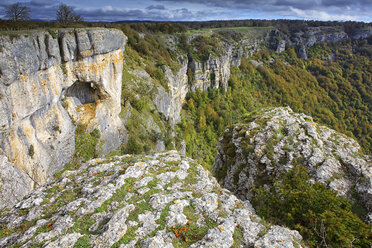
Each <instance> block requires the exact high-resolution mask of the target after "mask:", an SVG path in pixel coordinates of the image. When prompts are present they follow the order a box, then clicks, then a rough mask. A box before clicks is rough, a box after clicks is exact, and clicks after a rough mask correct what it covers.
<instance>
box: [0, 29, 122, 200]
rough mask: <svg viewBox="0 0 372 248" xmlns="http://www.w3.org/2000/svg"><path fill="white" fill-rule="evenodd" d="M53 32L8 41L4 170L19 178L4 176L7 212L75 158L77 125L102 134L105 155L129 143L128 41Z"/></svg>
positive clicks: (108, 32)
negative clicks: (124, 107)
mask: <svg viewBox="0 0 372 248" xmlns="http://www.w3.org/2000/svg"><path fill="white" fill-rule="evenodd" d="M50 32H55V36H52V35H51V33H50ZM50 32H47V31H32V32H31V33H30V34H29V35H27V36H26V35H22V34H21V35H20V36H19V37H16V38H13V39H10V37H9V36H1V37H0V47H1V48H2V49H1V52H0V61H1V62H0V72H1V77H0V94H1V96H2V97H1V101H0V126H2V127H1V133H2V134H3V133H4V134H5V133H6V134H7V135H6V136H7V138H6V139H1V143H0V147H1V149H0V153H1V154H3V155H4V156H5V157H7V159H8V162H6V163H5V164H4V163H2V165H1V166H2V167H4V172H3V173H4V174H5V173H6V174H7V178H8V179H12V178H14V180H11V181H6V180H5V179H2V180H3V181H2V182H3V183H2V185H3V187H1V188H0V195H1V196H2V197H1V199H0V207H3V206H10V205H12V204H14V203H15V200H19V199H21V198H22V197H23V196H25V195H26V194H27V193H28V192H30V190H32V189H33V188H36V187H39V186H40V185H42V184H44V183H46V182H47V181H48V180H49V178H50V177H51V176H52V175H53V174H55V173H56V172H58V171H60V170H61V169H62V168H63V166H64V164H66V163H67V162H69V161H70V159H71V158H72V155H73V154H74V152H75V128H76V124H75V123H82V124H84V125H86V126H87V130H88V131H89V132H91V131H93V130H94V129H98V130H99V131H100V134H101V140H102V150H101V151H100V152H101V154H107V153H109V152H110V151H112V150H114V149H116V148H117V147H118V146H119V145H120V144H121V140H120V132H121V130H122V129H123V127H122V121H121V120H120V118H119V113H120V111H121V104H120V100H121V99H120V98H121V84H122V69H123V52H124V46H125V44H126V40H127V38H126V37H125V36H124V34H123V33H122V32H121V31H119V30H116V29H103V28H88V29H60V30H57V31H50ZM57 38H59V40H60V42H58V39H57ZM5 62H6V63H5ZM89 104H90V105H89ZM93 105H94V107H93V108H92V106H93ZM2 134H1V137H2ZM10 166H13V169H11V167H10ZM5 168H6V169H5ZM15 177H17V178H15ZM0 178H2V177H1V176H0ZM12 182H14V184H13V183H12ZM21 185H22V188H23V190H19V188H20V187H21ZM12 199H14V200H12Z"/></svg>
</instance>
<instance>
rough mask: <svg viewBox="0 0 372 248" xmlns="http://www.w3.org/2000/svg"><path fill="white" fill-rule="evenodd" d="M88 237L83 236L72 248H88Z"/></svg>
mask: <svg viewBox="0 0 372 248" xmlns="http://www.w3.org/2000/svg"><path fill="white" fill-rule="evenodd" d="M90 247H92V246H91V245H90V237H89V235H84V236H83V237H80V238H79V239H78V240H77V241H76V242H75V244H74V248H90Z"/></svg>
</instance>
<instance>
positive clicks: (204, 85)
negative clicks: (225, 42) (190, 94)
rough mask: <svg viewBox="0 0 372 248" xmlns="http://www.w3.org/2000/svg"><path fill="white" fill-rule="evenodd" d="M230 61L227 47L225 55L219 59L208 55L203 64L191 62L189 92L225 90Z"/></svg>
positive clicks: (230, 52) (229, 49) (228, 77)
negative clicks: (210, 89) (191, 75)
mask: <svg viewBox="0 0 372 248" xmlns="http://www.w3.org/2000/svg"><path fill="white" fill-rule="evenodd" d="M231 60H232V49H231V47H229V46H228V47H226V51H225V53H224V54H223V55H221V56H219V57H216V56H214V55H211V54H210V55H209V58H208V60H207V61H205V62H198V61H195V60H192V61H191V62H190V65H189V66H190V69H191V71H192V73H193V77H194V81H193V82H191V83H190V84H191V86H190V90H191V91H196V89H200V90H201V91H204V90H207V89H208V88H209V87H212V88H219V87H223V88H225V89H226V88H227V84H228V81H229V79H230V66H231ZM239 60H240V59H239Z"/></svg>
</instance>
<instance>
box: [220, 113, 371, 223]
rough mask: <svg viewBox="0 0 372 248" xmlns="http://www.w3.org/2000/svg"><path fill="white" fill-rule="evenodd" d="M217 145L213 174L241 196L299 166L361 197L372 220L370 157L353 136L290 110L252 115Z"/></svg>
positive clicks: (352, 196) (316, 178) (248, 195)
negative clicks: (362, 150)
mask: <svg viewBox="0 0 372 248" xmlns="http://www.w3.org/2000/svg"><path fill="white" fill-rule="evenodd" d="M217 149H218V155H217V157H216V161H215V164H214V167H213V174H214V175H215V176H216V177H217V178H218V180H219V182H220V183H221V186H223V187H224V188H226V189H229V190H231V191H232V192H234V194H236V195H237V196H238V198H240V199H250V198H251V196H252V195H251V192H252V191H251V189H252V187H253V186H257V185H261V186H262V185H263V184H265V183H270V182H274V181H275V180H276V178H281V176H282V175H283V173H286V172H288V171H289V170H290V169H291V168H293V167H294V166H296V165H303V166H305V167H306V168H307V170H308V172H309V175H310V178H311V179H312V180H314V181H318V182H321V183H323V184H326V185H328V186H329V188H331V189H332V190H335V191H336V192H337V193H338V194H339V195H341V196H343V197H346V198H349V199H351V200H352V201H359V202H360V203H361V205H363V206H364V207H365V208H366V209H367V210H368V212H369V214H368V215H369V217H368V218H369V219H370V220H372V218H371V217H372V216H371V210H372V160H371V157H370V156H367V155H362V154H361V153H360V152H361V151H360V146H359V145H358V143H357V142H356V141H355V140H354V139H352V138H348V137H346V136H345V135H342V134H340V133H337V132H336V131H334V130H332V129H330V128H327V127H324V126H320V125H318V124H316V123H315V122H313V120H312V118H311V117H309V116H307V115H304V114H295V113H293V111H292V110H291V109H290V108H275V109H270V110H267V111H266V112H262V113H260V114H254V115H251V116H250V117H249V118H248V119H247V122H246V123H244V124H240V125H237V126H235V127H233V128H229V129H227V130H226V131H225V133H224V135H223V137H222V138H221V139H220V141H219V144H218V147H217ZM354 192H355V193H356V194H357V197H355V193H354ZM370 220H369V221H370Z"/></svg>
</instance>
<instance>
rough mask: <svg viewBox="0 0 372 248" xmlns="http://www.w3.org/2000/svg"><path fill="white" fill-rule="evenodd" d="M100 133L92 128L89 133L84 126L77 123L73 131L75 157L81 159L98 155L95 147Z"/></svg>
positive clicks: (85, 159) (84, 159)
mask: <svg viewBox="0 0 372 248" xmlns="http://www.w3.org/2000/svg"><path fill="white" fill-rule="evenodd" d="M100 137H101V133H100V131H99V130H98V129H94V130H93V131H92V132H91V133H88V132H87V131H86V126H85V125H83V124H78V126H77V128H76V131H75V157H76V158H78V159H81V160H82V161H87V160H89V159H91V158H96V157H98V155H99V149H98V147H97V145H98V143H99V139H100Z"/></svg>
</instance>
